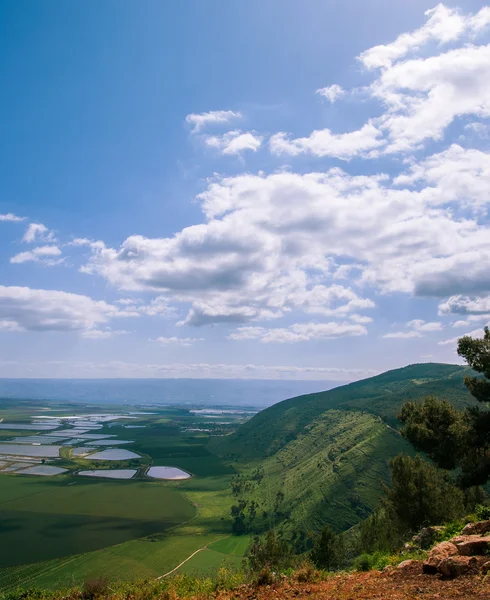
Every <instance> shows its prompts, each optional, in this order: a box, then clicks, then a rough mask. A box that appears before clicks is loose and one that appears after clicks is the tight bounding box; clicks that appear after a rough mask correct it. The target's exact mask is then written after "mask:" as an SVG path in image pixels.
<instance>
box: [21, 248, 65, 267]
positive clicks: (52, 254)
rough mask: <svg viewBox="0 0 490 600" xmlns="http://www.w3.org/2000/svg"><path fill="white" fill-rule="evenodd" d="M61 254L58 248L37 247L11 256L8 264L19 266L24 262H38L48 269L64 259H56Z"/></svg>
mask: <svg viewBox="0 0 490 600" xmlns="http://www.w3.org/2000/svg"><path fill="white" fill-rule="evenodd" d="M61 254H62V252H61V250H60V249H59V248H58V246H38V247H37V248H34V249H33V250H29V251H27V252H20V253H19V254H16V255H15V256H12V258H11V259H10V262H11V263H12V264H19V263H24V262H29V261H31V262H38V263H42V264H44V265H47V266H49V267H52V266H55V265H59V264H60V263H62V262H63V260H64V259H59V258H56V257H58V256H61Z"/></svg>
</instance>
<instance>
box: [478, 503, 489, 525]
mask: <svg viewBox="0 0 490 600" xmlns="http://www.w3.org/2000/svg"><path fill="white" fill-rule="evenodd" d="M475 514H476V517H477V519H478V520H479V521H487V520H488V519H490V506H485V505H484V504H478V506H477V507H476V508H475Z"/></svg>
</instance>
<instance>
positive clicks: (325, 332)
mask: <svg viewBox="0 0 490 600" xmlns="http://www.w3.org/2000/svg"><path fill="white" fill-rule="evenodd" d="M366 334H367V329H366V328H365V327H363V326H362V325H359V324H352V323H337V322H331V323H298V324H295V325H290V326H289V327H287V328H282V327H277V328H271V329H267V328H265V327H238V328H237V329H236V331H234V332H233V333H231V334H230V335H229V336H228V339H229V340H259V341H260V342H262V343H264V344H270V343H276V344H288V343H296V342H309V341H311V340H329V339H335V338H339V337H347V336H359V335H366Z"/></svg>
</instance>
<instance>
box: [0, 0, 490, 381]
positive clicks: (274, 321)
mask: <svg viewBox="0 0 490 600" xmlns="http://www.w3.org/2000/svg"><path fill="white" fill-rule="evenodd" d="M27 9H28V10H27ZM0 23H1V25H0V86H1V88H2V90H3V92H2V99H1V111H0V121H1V132H2V145H1V148H0V159H1V160H0V165H1V166H0V172H1V180H2V187H1V191H0V376H2V377H38V376H47V377H57V376H59V377H118V376H123V377H145V376H146V377H249V378H293V379H322V380H327V379H328V380H332V379H336V380H343V381H345V380H351V379H357V378H360V377H363V376H368V375H370V374H373V373H375V372H379V371H383V370H386V369H390V368H395V367H399V366H403V365H405V364H408V363H414V362H427V361H440V362H458V359H457V356H456V354H455V344H456V340H457V338H458V337H459V336H460V335H462V334H466V333H474V334H479V333H480V332H481V330H482V327H483V326H484V325H485V324H486V323H487V322H488V321H489V320H490V222H489V216H488V207H489V205H490V6H489V5H485V4H484V3H482V2H474V1H465V2H464V3H461V4H460V5H458V4H457V3H453V2H447V3H445V4H434V3H431V2H427V1H425V0H424V1H422V0H411V1H410V2H393V1H392V0H391V1H390V0H372V1H371V2H365V0H351V1H350V2H348V3H338V2H330V1H327V0H303V1H301V2H297V1H295V0H291V1H284V0H270V1H268V2H263V1H262V0H247V1H246V2H245V1H238V2H225V1H224V0H208V1H207V2H196V1H195V0H180V1H179V2H178V3H168V2H163V3H162V2H157V1H155V2H153V1H148V2H145V3H134V2H130V1H129V0H128V1H126V0H105V1H104V2H89V3H82V4H76V3H39V2H24V3H22V2H21V3H16V2H10V1H6V2H0Z"/></svg>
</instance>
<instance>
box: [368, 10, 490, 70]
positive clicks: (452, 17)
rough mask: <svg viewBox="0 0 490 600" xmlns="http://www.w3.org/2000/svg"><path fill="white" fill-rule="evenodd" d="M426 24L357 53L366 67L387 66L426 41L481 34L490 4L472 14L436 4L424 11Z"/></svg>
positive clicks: (489, 15)
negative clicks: (388, 42)
mask: <svg viewBox="0 0 490 600" xmlns="http://www.w3.org/2000/svg"><path fill="white" fill-rule="evenodd" d="M425 15H426V17H427V21H426V23H424V25H423V26H422V27H420V28H419V29H416V30H415V31H412V32H410V33H403V34H402V35H400V36H398V37H397V39H396V40H395V41H394V42H391V43H390V44H385V45H379V46H374V47H373V48H370V49H369V50H366V51H365V52H363V53H362V54H361V55H360V56H359V60H360V61H361V62H362V64H363V65H364V66H365V67H367V68H368V69H378V68H384V69H387V68H389V67H391V65H392V64H393V62H394V61H396V60H398V59H400V58H403V57H405V56H406V55H407V54H408V53H410V52H413V51H416V50H419V49H420V48H421V47H422V46H424V45H425V44H427V43H428V42H430V41H434V42H438V43H439V44H448V43H450V42H455V41H457V40H458V39H460V38H461V37H462V36H463V35H464V34H470V35H475V34H478V33H481V32H482V31H483V30H484V29H485V27H487V26H488V24H489V23H490V7H488V6H486V7H484V8H482V9H481V10H480V11H479V12H478V13H476V14H475V15H473V14H468V15H461V14H460V11H459V9H457V8H448V7H446V6H444V4H438V5H437V6H436V7H435V8H433V9H430V10H428V11H426V12H425Z"/></svg>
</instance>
